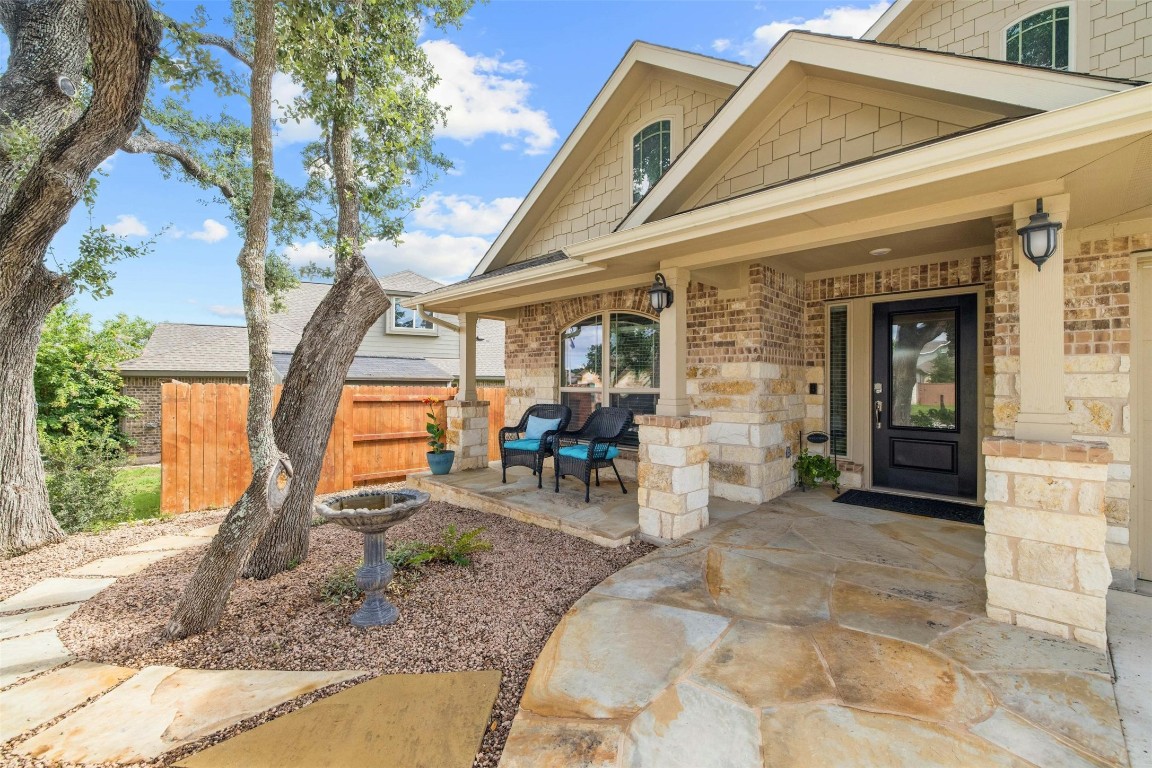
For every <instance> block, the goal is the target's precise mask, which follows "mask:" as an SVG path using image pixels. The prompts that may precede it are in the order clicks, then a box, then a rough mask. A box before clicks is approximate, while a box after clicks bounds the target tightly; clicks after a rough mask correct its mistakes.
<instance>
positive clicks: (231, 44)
mask: <svg viewBox="0 0 1152 768" xmlns="http://www.w3.org/2000/svg"><path fill="white" fill-rule="evenodd" d="M160 18H161V20H162V21H163V23H164V26H165V27H167V28H168V29H170V30H172V31H173V32H174V33H176V34H177V35H189V36H190V37H192V38H193V39H194V41H195V42H197V43H201V44H203V45H211V46H213V47H215V48H219V49H220V50H222V51H224V52H225V53H227V54H228V55H229V56H231V57H232V58H234V59H236V60H237V61H239V62H240V63H241V64H243V65H244V66H246V67H248V68H249V69H251V68H252V56H250V55H249V54H248V53H246V52H245V51H244V49H243V48H241V47H240V43H239V42H238V41H237V40H235V39H234V38H231V37H224V36H223V35H216V34H213V33H211V32H201V31H199V30H195V29H191V28H189V27H187V26H185V25H182V24H181V23H180V22H178V21H176V20H175V19H173V18H172V17H171V16H167V15H165V14H160Z"/></svg>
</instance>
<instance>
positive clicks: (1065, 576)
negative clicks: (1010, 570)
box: [1016, 541, 1100, 589]
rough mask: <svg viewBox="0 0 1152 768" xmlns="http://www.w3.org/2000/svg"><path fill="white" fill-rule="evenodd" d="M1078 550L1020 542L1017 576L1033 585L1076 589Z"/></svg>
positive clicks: (1017, 550) (1017, 557) (1039, 542)
mask: <svg viewBox="0 0 1152 768" xmlns="http://www.w3.org/2000/svg"><path fill="white" fill-rule="evenodd" d="M1077 551H1078V550H1076V549H1075V548H1073V547H1067V546H1061V545H1059V544H1048V543H1046V542H1042V541H1021V542H1019V543H1018V544H1017V545H1016V553H1017V554H1016V575H1017V577H1018V578H1019V579H1021V580H1022V581H1027V582H1029V583H1031V584H1043V585H1044V586H1046V587H1055V588H1056V589H1075V588H1076V553H1077ZM1097 554H1100V553H1097Z"/></svg>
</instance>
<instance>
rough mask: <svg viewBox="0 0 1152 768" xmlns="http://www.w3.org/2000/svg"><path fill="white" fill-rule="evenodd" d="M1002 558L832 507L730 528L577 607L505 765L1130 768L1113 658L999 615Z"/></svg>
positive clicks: (788, 505)
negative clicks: (991, 576) (990, 567)
mask: <svg viewBox="0 0 1152 768" xmlns="http://www.w3.org/2000/svg"><path fill="white" fill-rule="evenodd" d="M498 481H499V478H498V477H497V482H498ZM533 486H534V483H533ZM533 491H535V488H534V487H533ZM983 548H984V531H983V529H982V528H980V527H977V526H968V525H963V524H958V523H949V522H944V521H938V520H933V519H928V518H920V517H915V516H909V515H902V514H898V513H893V512H885V511H880V510H873V509H864V508H860V507H852V506H847V505H843V504H836V503H833V502H832V501H831V496H830V495H829V494H825V493H818V492H810V493H807V494H802V493H796V492H793V493H789V494H787V495H785V496H783V497H781V498H779V499H777V500H775V501H773V502H770V503H768V504H764V505H761V506H760V507H759V508H757V509H756V510H755V511H753V512H750V513H748V514H746V515H744V516H742V517H739V518H737V519H734V520H730V521H729V522H725V523H721V524H718V525H713V526H712V527H710V528H707V529H705V530H704V531H701V532H700V533H698V534H695V535H693V536H690V537H688V538H687V539H686V540H684V541H682V542H679V543H677V544H675V545H672V546H668V547H665V548H663V549H661V550H658V551H657V552H654V553H652V554H651V555H649V556H648V557H646V558H644V559H642V560H639V561H637V562H636V563H634V564H632V565H631V566H628V567H627V568H625V569H623V570H621V571H619V572H618V573H616V574H615V575H613V576H612V577H610V578H609V579H607V580H606V581H604V582H603V583H602V584H600V585H599V586H598V587H596V588H595V589H593V590H592V591H591V592H590V593H589V594H588V595H586V596H585V597H584V598H583V599H581V600H580V601H579V602H578V603H577V604H576V605H575V606H574V607H573V608H572V610H571V611H570V612H569V613H568V615H567V616H566V617H565V618H564V619H563V620H562V621H561V623H560V625H559V626H558V627H557V629H556V631H555V633H554V634H553V636H552V638H551V639H550V640H549V642H548V645H547V646H545V648H544V651H543V652H542V654H541V655H540V658H539V659H538V660H537V662H536V666H535V668H534V669H533V672H532V676H531V678H530V680H529V681H528V686H527V689H526V691H525V694H524V697H523V699H522V701H521V707H520V712H519V714H518V715H517V717H516V721H515V723H514V725H513V728H512V733H511V736H510V738H509V740H508V743H507V746H506V747H505V750H504V755H503V759H502V761H501V766H503V768H527V767H528V766H532V767H533V768H537V767H540V766H569V765H581V766H588V767H590V768H591V767H595V768H607V767H608V766H635V767H637V768H639V767H640V766H661V768H675V767H676V766H684V768H709V767H710V766H717V767H718V768H719V767H720V766H723V767H724V768H742V767H743V766H748V767H749V768H760V767H761V766H765V767H766V766H779V765H787V766H791V767H793V768H795V767H798V766H813V768H815V767H816V766H821V767H822V766H916V767H917V768H920V767H928V766H956V767H957V768H959V767H961V766H964V767H967V766H974V765H981V766H1021V767H1023V766H1045V768H1047V767H1048V766H1053V767H1055V766H1083V767H1087V766H1127V765H1128V764H1129V763H1128V752H1127V750H1126V748H1125V741H1124V736H1123V733H1122V731H1121V722H1120V717H1119V714H1118V711H1117V705H1116V698H1115V694H1114V692H1113V686H1112V678H1111V667H1110V664H1109V659H1108V657H1107V656H1106V655H1105V654H1104V653H1102V652H1100V651H1097V650H1095V649H1094V648H1091V647H1089V646H1086V645H1081V644H1078V643H1075V642H1072V641H1067V640H1060V639H1057V638H1054V637H1051V636H1048V635H1043V634H1040V633H1037V632H1034V631H1031V630H1028V629H1024V628H1021V627H1014V626H1009V625H1005V624H1000V623H997V622H994V621H991V620H989V619H987V618H985V617H984V606H985V600H986V593H985V588H984V565H983Z"/></svg>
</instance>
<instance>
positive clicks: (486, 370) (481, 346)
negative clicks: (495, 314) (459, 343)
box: [428, 318, 504, 379]
mask: <svg viewBox="0 0 1152 768" xmlns="http://www.w3.org/2000/svg"><path fill="white" fill-rule="evenodd" d="M476 338H477V341H476V377H477V378H480V379H503V378H504V323H503V322H501V321H499V320H486V319H484V318H480V319H479V320H477V321H476ZM428 362H429V363H431V364H432V365H435V366H436V367H437V368H440V369H441V370H443V371H444V372H445V373H447V374H448V375H449V376H452V377H453V378H455V377H457V376H459V375H460V360H459V358H455V357H430V358H428Z"/></svg>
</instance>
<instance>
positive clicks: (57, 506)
mask: <svg viewBox="0 0 1152 768" xmlns="http://www.w3.org/2000/svg"><path fill="white" fill-rule="evenodd" d="M40 441H41V442H40V447H41V450H42V451H43V456H44V469H45V470H46V472H47V485H48V501H49V504H50V505H51V507H52V515H53V516H54V517H55V518H56V521H57V522H58V523H60V527H61V528H63V529H64V530H65V531H67V532H68V533H75V532H76V531H89V530H96V529H99V528H103V527H105V526H108V525H111V524H113V523H115V522H118V521H119V520H121V519H123V518H124V517H125V516H126V514H127V513H128V499H127V497H126V495H125V493H124V490H123V488H122V487H121V486H120V485H119V484H118V483H117V481H116V473H117V470H118V469H119V468H120V467H121V466H122V465H123V463H124V460H123V458H122V456H121V454H120V451H119V450H118V448H117V447H116V445H115V444H114V443H112V442H110V441H106V442H90V441H88V440H85V439H84V438H80V437H76V436H74V435H68V436H51V437H50V436H48V435H45V434H43V433H41V435H40Z"/></svg>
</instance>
